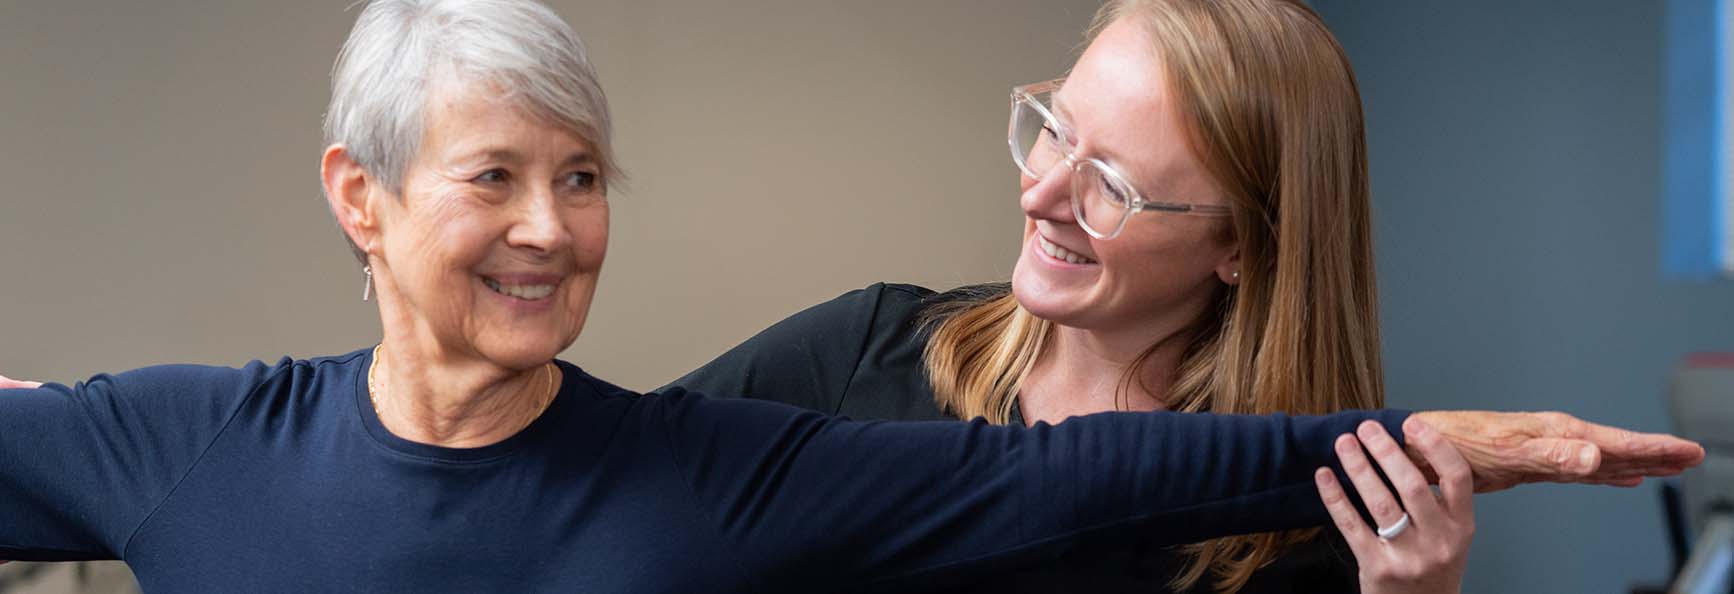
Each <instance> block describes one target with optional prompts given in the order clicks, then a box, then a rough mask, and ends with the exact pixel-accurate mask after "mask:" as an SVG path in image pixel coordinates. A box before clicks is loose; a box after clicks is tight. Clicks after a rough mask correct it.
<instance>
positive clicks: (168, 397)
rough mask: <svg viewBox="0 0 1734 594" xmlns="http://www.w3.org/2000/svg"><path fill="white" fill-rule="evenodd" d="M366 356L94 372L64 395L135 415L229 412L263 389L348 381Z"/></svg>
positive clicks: (299, 388) (305, 387)
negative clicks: (105, 403) (76, 395)
mask: <svg viewBox="0 0 1734 594" xmlns="http://www.w3.org/2000/svg"><path fill="white" fill-rule="evenodd" d="M366 353H367V351H365V350H363V351H357V352H354V353H349V354H346V355H340V356H333V357H320V358H314V359H293V358H289V357H283V358H281V359H278V360H277V361H276V362H275V363H266V362H264V361H259V360H254V361H251V362H248V363H246V364H243V365H241V366H239V367H223V366H216V365H193V364H175V365H157V366H152V367H144V368H140V369H134V370H132V371H126V372H121V373H116V374H98V375H95V376H92V377H91V378H89V379H87V380H85V381H83V382H80V383H78V384H76V385H75V386H74V387H72V388H70V389H69V391H72V392H75V393H79V394H80V395H81V396H85V397H90V398H103V399H107V400H110V401H113V402H115V403H117V406H123V407H125V408H131V409H137V410H140V411H144V410H150V409H161V408H167V409H175V410H177V411H179V412H183V413H185V412H192V411H196V410H209V409H212V408H218V409H228V408H232V407H233V406H234V405H235V404H238V402H239V401H240V400H244V399H246V398H247V397H248V396H250V395H252V394H254V393H255V392H258V391H260V389H261V388H264V387H268V386H269V387H281V388H285V389H287V390H288V391H292V392H293V391H304V390H309V389H317V388H318V387H320V386H322V385H324V384H327V383H329V382H330V381H332V380H342V379H347V378H348V376H351V375H354V374H356V373H358V372H359V371H358V370H359V369H360V368H361V366H363V365H365V360H366V357H365V355H366Z"/></svg>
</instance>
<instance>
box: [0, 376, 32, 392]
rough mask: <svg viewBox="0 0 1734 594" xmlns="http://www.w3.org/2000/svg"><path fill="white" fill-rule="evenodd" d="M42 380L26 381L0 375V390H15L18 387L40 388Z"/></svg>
mask: <svg viewBox="0 0 1734 594" xmlns="http://www.w3.org/2000/svg"><path fill="white" fill-rule="evenodd" d="M40 387H42V382H26V381H20V380H15V379H12V378H9V377H6V376H4V375H0V390H15V389H20V388H40Z"/></svg>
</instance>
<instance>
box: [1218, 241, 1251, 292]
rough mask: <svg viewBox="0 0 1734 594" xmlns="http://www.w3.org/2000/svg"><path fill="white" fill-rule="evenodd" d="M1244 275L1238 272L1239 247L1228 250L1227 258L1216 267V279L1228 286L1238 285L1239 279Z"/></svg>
mask: <svg viewBox="0 0 1734 594" xmlns="http://www.w3.org/2000/svg"><path fill="white" fill-rule="evenodd" d="M1245 274H1246V273H1244V272H1241V271H1240V246H1239V245H1235V246H1234V247H1232V248H1230V251H1229V252H1228V256H1227V257H1225V258H1223V259H1222V262H1221V263H1219V264H1217V265H1216V278H1218V279H1221V280H1222V282H1223V283H1225V284H1227V285H1229V286H1236V285H1239V284H1240V277H1242V276H1244V275H1245Z"/></svg>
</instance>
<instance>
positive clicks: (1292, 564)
mask: <svg viewBox="0 0 1734 594" xmlns="http://www.w3.org/2000/svg"><path fill="white" fill-rule="evenodd" d="M1008 290H1009V287H1008V286H1005V285H989V286H977V287H965V288H963V289H959V290H955V291H951V292H947V293H939V294H936V293H935V292H933V291H932V290H930V289H927V288H924V287H918V286H914V285H904V284H886V283H878V284H874V285H872V286H869V287H867V288H864V289H859V290H855V291H850V292H848V293H845V294H843V295H842V296H841V297H838V298H836V299H833V300H831V301H827V302H825V303H821V304H819V305H815V306H813V307H811V308H808V309H807V310H805V311H802V312H800V313H797V314H795V315H793V316H790V317H789V318H788V319H785V320H783V321H781V322H777V323H776V324H775V325H773V326H771V327H770V328H767V329H766V330H765V331H763V332H760V333H759V334H758V335H757V336H754V337H752V338H750V339H747V341H746V342H743V343H741V344H740V345H739V346H736V347H735V348H733V349H731V350H729V351H728V352H726V353H723V355H722V356H720V357H717V358H716V360H714V361H711V362H710V363H709V364H707V365H705V366H704V367H701V368H699V369H697V370H695V371H693V372H692V373H689V374H687V375H686V376H685V377H682V378H680V379H678V380H675V381H674V382H673V383H672V384H669V386H670V387H674V386H678V387H682V388H685V389H689V390H693V391H698V392H704V393H707V394H742V395H745V396H747V397H749V398H759V399H765V400H776V401H780V402H786V403H789V404H794V405H797V406H802V407H805V408H809V409H813V410H818V411H822V412H827V413H833V414H839V415H844V416H848V417H852V418H855V419H882V420H930V419H931V420H937V419H951V418H953V417H951V416H950V415H948V414H946V413H945V412H944V411H942V410H940V408H939V406H938V404H937V403H936V402H935V400H934V396H933V386H932V385H931V384H930V383H928V380H927V375H926V368H925V366H924V365H923V364H922V359H921V353H922V349H923V348H925V347H926V345H927V338H928V336H927V330H928V329H929V328H928V326H927V325H925V324H923V323H922V319H921V314H922V312H923V311H924V310H925V309H927V308H928V307H930V306H932V305H934V304H936V303H942V302H945V301H947V300H952V299H956V298H958V297H959V296H960V295H963V294H966V293H971V294H975V295H980V294H982V293H983V292H999V293H1001V294H1003V293H1004V292H1005V291H1008ZM665 389H666V388H665ZM1012 413H1013V415H1014V416H1016V417H1019V418H1014V419H1013V421H1014V422H1017V423H1021V422H1022V419H1021V414H1020V413H1019V412H1018V407H1016V406H1013V407H1012ZM1326 534H1327V536H1325V537H1321V538H1320V539H1319V540H1316V541H1314V542H1313V543H1311V544H1306V545H1301V546H1298V547H1295V548H1292V549H1290V550H1289V551H1287V552H1285V553H1284V554H1283V555H1281V556H1280V557H1278V558H1277V559H1276V561H1274V562H1273V563H1272V564H1271V565H1269V566H1267V567H1265V568H1264V569H1261V570H1259V571H1258V572H1257V573H1255V574H1254V575H1253V577H1252V579H1251V581H1249V582H1248V583H1247V585H1246V587H1245V588H1244V589H1242V590H1241V591H1240V592H1241V593H1243V594H1276V593H1289V592H1296V593H1298V592H1308V593H1313V592H1357V591H1359V586H1358V584H1357V580H1356V567H1355V562H1354V555H1353V554H1352V553H1351V552H1350V551H1349V548H1348V545H1347V544H1345V543H1343V541H1342V539H1341V537H1340V536H1339V535H1338V534H1337V533H1336V531H1335V530H1334V529H1330V528H1327V529H1326ZM1185 561H1186V557H1185V556H1183V555H1181V554H1180V553H1178V552H1176V551H1174V550H1172V549H1170V548H1167V547H1164V546H1161V545H1159V544H1154V543H1151V542H1149V541H1145V542H1136V543H1132V544H1130V546H1128V545H1127V544H1124V543H1122V544H1116V545H1113V546H1099V545H1098V546H1077V547H1072V548H1071V549H1069V550H1068V551H1067V552H1066V553H1064V555H1063V556H1062V557H1061V558H1060V559H1059V560H1057V561H1056V562H1053V563H1051V564H1046V565H1044V566H1041V567H1039V568H1034V569H1027V570H1018V571H1012V572H1003V573H1000V574H997V575H995V576H993V577H991V578H989V579H986V580H984V581H981V582H978V583H976V584H974V585H972V586H969V587H966V588H963V589H961V590H958V591H959V592H984V593H986V592H993V593H1003V592H1056V593H1057V592H1080V591H1090V592H1127V593H1132V592H1137V593H1140V594H1150V593H1152V592H1169V591H1171V590H1170V587H1169V586H1167V584H1168V582H1169V581H1170V580H1171V579H1172V578H1173V577H1174V576H1175V575H1177V574H1178V572H1179V571H1180V570H1181V569H1183V568H1184V567H1185ZM1214 591H1215V590H1214V588H1212V587H1211V586H1210V578H1209V576H1208V575H1206V577H1205V579H1203V580H1200V581H1199V583H1198V585H1197V586H1195V587H1194V588H1192V589H1191V590H1188V591H1187V594H1193V593H1196V594H1210V593H1212V592H1214Z"/></svg>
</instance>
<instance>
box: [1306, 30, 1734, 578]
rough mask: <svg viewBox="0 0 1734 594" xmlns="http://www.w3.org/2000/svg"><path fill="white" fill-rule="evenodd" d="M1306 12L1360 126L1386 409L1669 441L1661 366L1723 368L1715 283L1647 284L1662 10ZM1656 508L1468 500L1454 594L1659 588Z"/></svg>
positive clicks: (1520, 495) (1618, 497) (1541, 493)
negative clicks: (1611, 425)
mask: <svg viewBox="0 0 1734 594" xmlns="http://www.w3.org/2000/svg"><path fill="white" fill-rule="evenodd" d="M1315 4H1316V5H1317V6H1318V8H1319V10H1320V11H1321V12H1322V13H1323V14H1324V15H1325V18H1326V20H1327V21H1328V22H1329V24H1330V26H1331V28H1332V29H1333V30H1334V31H1335V32H1336V34H1337V36H1338V37H1339V38H1340V39H1341V41H1342V43H1343V45H1344V46H1345V47H1346V48H1347V50H1348V52H1349V56H1350V59H1351V60H1352V61H1353V62H1354V66H1355V69H1356V73H1357V75H1358V76H1359V78H1360V83H1361V91H1362V94H1363V99H1364V101H1365V103H1366V108H1367V119H1368V138H1369V141H1370V143H1371V156H1372V171H1373V195H1374V210H1375V230H1376V233H1377V238H1376V241H1377V249H1378V258H1379V274H1380V278H1379V280H1380V284H1381V288H1382V291H1381V293H1382V295H1383V299H1384V301H1383V305H1384V330H1385V334H1384V337H1385V353H1386V358H1385V363H1386V373H1385V376H1386V379H1387V381H1388V385H1389V394H1390V399H1391V402H1392V404H1393V405H1395V406H1406V407H1416V408H1461V407H1486V408H1497V409H1511V410H1524V409H1563V410H1567V411H1571V412H1573V413H1576V414H1578V415H1580V416H1583V417H1586V418H1590V419H1594V420H1600V421H1608V422H1615V423H1620V424H1623V425H1628V426H1632V427H1637V428H1642V429H1649V430H1665V429H1667V426H1668V423H1667V418H1666V413H1665V410H1664V408H1663V406H1662V397H1663V393H1664V389H1665V384H1666V381H1667V379H1668V374H1669V371H1670V369H1671V368H1672V366H1673V365H1674V364H1675V362H1677V361H1678V360H1679V359H1680V357H1681V356H1682V355H1683V354H1684V353H1687V352H1691V351H1694V350H1734V284H1731V283H1727V282H1723V283H1719V284H1695V283H1686V282H1676V281H1669V280H1665V279H1663V278H1662V276H1661V274H1660V272H1659V267H1660V266H1659V250H1660V242H1661V237H1660V235H1659V234H1660V232H1661V229H1660V227H1661V223H1660V210H1661V204H1660V200H1659V197H1658V189H1659V188H1660V186H1661V181H1660V177H1659V176H1660V170H1661V169H1660V163H1661V154H1660V146H1661V145H1660V143H1661V137H1660V129H1661V123H1662V119H1661V117H1662V87H1661V84H1662V81H1661V72H1662V68H1661V66H1662V59H1663V57H1662V54H1661V51H1662V37H1661V35H1662V24H1663V19H1662V17H1663V13H1662V8H1663V3H1662V2H1659V1H1656V2H1650V1H1642V2H1625V1H1613V0H1596V1H1586V2H1573V3H1560V2H1551V1H1549V2H1542V1H1538V0H1524V1H1515V2H1513V1H1506V0H1473V1H1466V2H1449V3H1447V2H1421V1H1402V2H1365V1H1356V0H1317V1H1316V2H1315ZM1657 501H1658V500H1657V495H1656V491H1655V488H1654V486H1653V485H1646V486H1644V487H1642V488H1638V489H1634V490H1616V489H1608V488H1592V487H1581V486H1547V487H1526V488H1522V489H1518V490H1516V491H1512V492H1508V493H1502V494H1496V495H1491V496H1484V497H1480V498H1478V499H1477V500H1476V506H1477V508H1476V509H1477V512H1478V522H1477V526H1478V528H1479V532H1478V533H1477V536H1476V542H1475V546H1474V549H1473V550H1472V552H1471V553H1470V567H1469V576H1468V581H1467V584H1466V587H1465V591H1466V592H1526V593H1537V594H1545V593H1559V594H1567V593H1570V594H1581V593H1587V592H1625V591H1626V590H1625V589H1626V587H1627V586H1628V585H1629V584H1630V583H1633V582H1643V581H1648V582H1660V581H1662V580H1664V579H1665V572H1666V570H1667V562H1668V561H1667V549H1666V546H1665V541H1664V540H1663V528H1662V521H1661V515H1662V511H1661V508H1660V506H1659V504H1658V503H1657Z"/></svg>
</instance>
